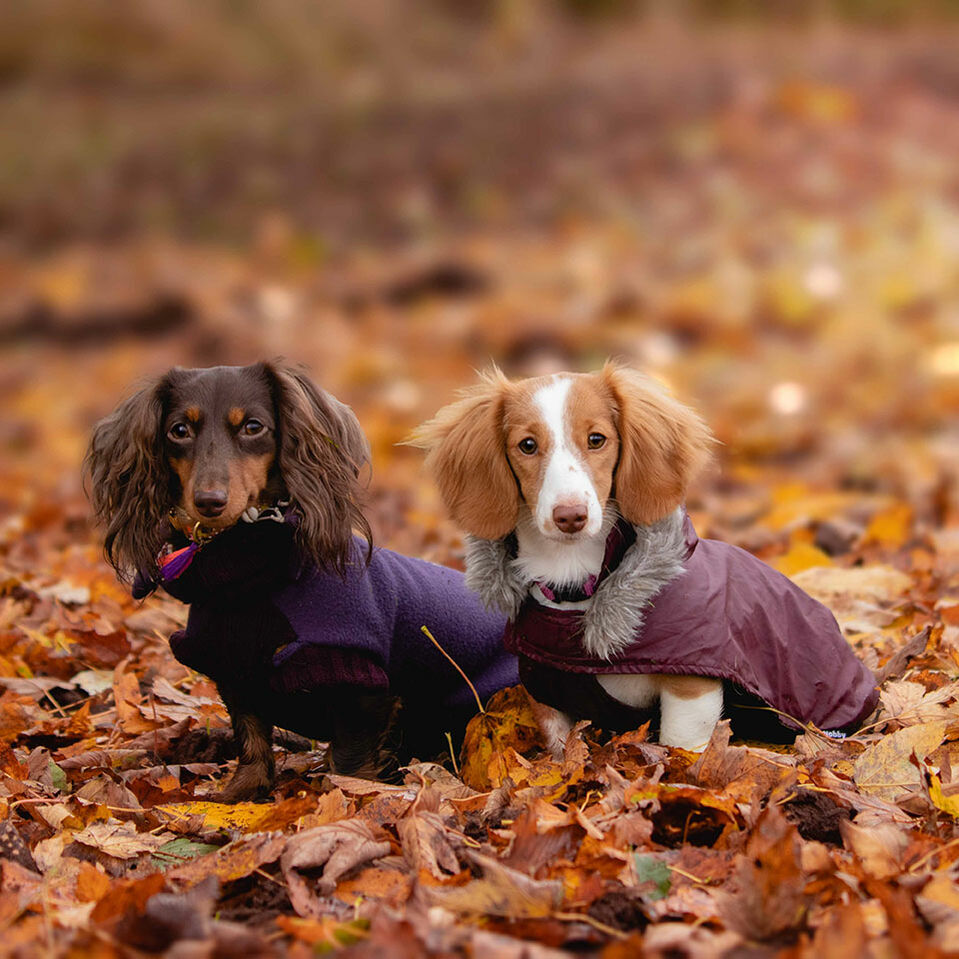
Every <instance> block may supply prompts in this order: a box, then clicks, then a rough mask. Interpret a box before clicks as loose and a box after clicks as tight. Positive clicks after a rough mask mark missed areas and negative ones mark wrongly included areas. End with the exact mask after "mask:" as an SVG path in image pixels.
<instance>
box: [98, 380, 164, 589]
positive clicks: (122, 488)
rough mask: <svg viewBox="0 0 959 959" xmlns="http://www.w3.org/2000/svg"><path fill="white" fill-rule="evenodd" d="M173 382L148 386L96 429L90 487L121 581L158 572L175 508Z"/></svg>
mask: <svg viewBox="0 0 959 959" xmlns="http://www.w3.org/2000/svg"><path fill="white" fill-rule="evenodd" d="M168 388H169V382H168V378H167V377H166V376H164V377H161V378H160V379H159V380H157V381H156V382H154V383H152V384H149V385H147V386H144V387H143V388H142V389H141V390H139V391H138V392H137V393H135V394H134V395H133V396H131V397H129V399H127V400H125V401H124V402H123V403H121V404H120V406H118V407H117V408H116V409H115V410H114V411H113V412H112V413H111V414H110V415H109V416H107V417H106V418H104V419H102V420H100V422H99V423H97V424H96V426H95V427H94V428H93V436H92V437H91V440H90V445H89V447H88V448H87V454H86V457H85V459H84V461H83V473H84V486H85V487H86V489H87V495H88V496H89V497H90V501H91V503H92V505H93V511H94V515H95V516H96V519H97V521H98V522H99V523H100V524H101V525H102V526H103V527H104V528H105V530H106V535H105V537H104V551H105V553H106V556H107V559H108V560H109V561H110V563H111V565H112V566H113V568H114V569H115V570H116V571H117V575H118V576H119V577H120V579H122V580H124V581H127V582H129V581H130V580H132V578H133V576H134V575H135V574H136V573H138V572H140V573H143V575H144V576H147V577H151V576H154V575H155V574H156V571H157V565H156V561H157V554H158V553H159V551H160V547H161V545H162V543H163V536H164V531H165V528H164V524H165V520H166V516H167V511H168V509H169V508H170V505H171V502H170V472H169V469H168V467H167V464H166V461H165V458H164V456H163V414H164V397H165V395H166V392H167V390H168Z"/></svg>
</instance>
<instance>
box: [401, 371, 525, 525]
mask: <svg viewBox="0 0 959 959" xmlns="http://www.w3.org/2000/svg"><path fill="white" fill-rule="evenodd" d="M509 386H510V384H509V381H508V380H507V379H506V378H505V377H504V376H503V374H502V373H500V372H499V370H495V369H494V370H493V371H492V372H491V373H489V374H487V375H485V376H484V377H483V382H482V383H481V384H480V385H479V386H476V387H473V388H472V389H470V390H467V391H465V393H464V395H463V398H462V399H460V400H458V401H457V402H455V403H451V404H450V405H449V406H445V407H443V409H441V410H440V411H439V412H438V413H437V414H436V416H434V417H433V419H431V420H429V421H428V422H426V423H423V424H422V426H419V427H417V428H416V430H414V431H413V434H412V435H411V437H410V438H409V440H407V442H408V443H409V445H410V446H418V447H419V448H420V449H424V450H426V451H427V457H426V468H427V470H428V471H429V472H431V473H432V474H433V476H434V478H435V479H436V483H437V486H438V487H439V491H440V496H441V497H442V498H443V502H444V503H445V504H446V508H447V509H448V510H449V512H450V515H451V516H452V518H453V520H454V522H456V523H457V524H458V525H459V526H460V527H461V528H462V529H463V530H464V531H465V532H467V533H470V534H472V535H473V536H478V537H480V538H481V539H500V538H502V537H503V536H506V534H507V533H510V532H512V531H513V529H515V528H516V518H517V512H518V510H519V489H518V487H517V485H516V479H515V478H514V476H513V472H512V470H511V469H510V467H509V462H508V461H507V459H506V439H505V436H504V431H503V406H504V401H505V397H506V393H507V391H508V390H509Z"/></svg>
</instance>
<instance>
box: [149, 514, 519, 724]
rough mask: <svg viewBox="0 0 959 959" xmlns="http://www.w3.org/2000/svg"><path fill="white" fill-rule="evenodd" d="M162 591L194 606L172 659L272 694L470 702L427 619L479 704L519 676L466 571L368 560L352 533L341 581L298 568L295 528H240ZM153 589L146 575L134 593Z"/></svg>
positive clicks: (497, 620) (499, 626)
mask: <svg viewBox="0 0 959 959" xmlns="http://www.w3.org/2000/svg"><path fill="white" fill-rule="evenodd" d="M163 586H164V588H165V589H166V590H167V592H169V593H170V594H171V595H173V596H175V597H177V598H178V599H181V600H183V601H184V602H188V603H190V614H189V619H188V621H187V627H186V629H185V630H180V631H178V632H176V633H174V634H173V635H172V636H171V637H170V646H171V648H172V650H173V654H174V655H175V656H176V658H177V659H178V660H179V661H180V662H182V663H184V664H185V665H187V666H190V667H191V668H193V669H197V670H199V671H200V672H203V673H206V674H207V675H208V676H210V677H211V678H213V679H214V680H217V679H218V678H227V677H228V678H230V679H234V680H235V679H237V678H241V679H243V680H244V681H247V682H249V681H254V682H255V681H259V682H262V683H264V684H267V683H268V684H269V686H270V687H271V688H272V689H273V690H275V691H276V692H279V693H293V692H299V691H309V690H311V689H314V688H316V687H323V686H331V685H337V684H344V683H345V684H352V685H359V686H365V687H368V688H380V689H387V688H388V689H389V691H390V692H391V693H393V694H396V695H399V696H403V697H407V696H410V697H419V698H420V699H421V700H422V699H424V698H425V699H428V701H430V702H431V703H432V704H434V705H435V709H436V710H437V711H441V710H444V709H448V708H457V709H459V708H462V707H469V706H471V705H472V704H473V702H474V700H473V695H472V693H471V692H470V690H469V687H468V686H467V685H466V683H465V682H464V681H463V679H462V677H461V676H460V675H459V673H458V672H457V671H456V669H455V668H454V667H453V666H452V665H451V664H450V662H449V660H447V659H446V658H445V657H444V656H443V655H442V653H441V652H440V651H439V650H438V649H437V648H436V647H435V646H434V645H433V644H432V643H431V642H430V640H429V639H428V638H427V637H426V636H425V635H424V634H423V632H422V630H421V628H420V627H422V626H426V627H427V628H428V629H429V630H430V632H431V633H432V634H433V636H435V637H436V639H437V641H438V642H439V643H440V644H441V645H442V646H443V648H444V649H445V650H446V652H447V653H449V655H450V656H451V657H452V658H453V659H454V660H455V661H456V663H457V664H458V665H459V666H460V668H461V669H462V670H463V671H464V672H465V673H466V675H467V676H468V677H469V678H470V680H471V682H472V683H473V685H474V686H475V687H476V690H477V692H478V693H479V695H480V697H481V699H483V700H484V701H485V700H486V699H487V698H488V697H489V696H491V695H492V694H493V693H494V692H496V691H497V690H499V689H502V688H503V687H504V686H510V685H515V684H516V683H517V682H518V681H519V680H518V674H517V664H516V659H515V657H514V656H513V655H512V654H510V653H507V652H506V651H505V650H504V649H503V644H502V636H503V627H504V617H503V616H502V615H500V614H497V613H491V612H488V611H487V610H485V609H483V607H482V605H481V604H480V602H479V600H478V598H477V597H476V596H475V594H474V593H472V592H471V591H470V590H468V589H467V588H466V586H465V585H464V582H463V575H462V573H459V572H457V571H456V570H452V569H448V568H447V567H445V566H438V565H436V564H434V563H427V562H425V561H423V560H419V559H414V558H411V557H408V556H402V555H400V554H399V553H394V552H392V551H390V550H388V549H374V550H373V553H372V557H371V560H370V563H369V565H366V544H365V543H364V542H362V541H360V540H358V539H357V540H355V541H354V557H353V561H352V562H351V563H350V564H349V566H348V568H347V571H346V574H345V576H343V577H340V576H339V575H337V574H336V573H330V572H326V571H324V570H321V569H317V568H315V567H313V566H307V567H305V568H302V569H300V568H298V564H297V561H296V551H295V549H294V545H293V528H292V524H291V523H276V522H265V523H252V524H246V523H240V524H237V525H236V526H234V527H232V528H231V529H228V530H226V531H224V532H223V533H220V534H219V535H218V536H216V537H215V538H214V539H213V540H211V541H210V542H208V543H206V544H205V545H204V546H203V548H202V549H201V550H199V551H198V552H197V553H196V554H195V556H194V557H193V559H192V561H191V562H190V563H189V565H188V566H187V567H186V568H185V569H183V570H182V572H180V573H179V575H178V576H177V577H176V578H174V579H172V580H170V581H168V582H164V583H163ZM151 587H152V584H149V583H145V582H143V581H141V582H139V583H138V584H137V589H136V590H135V593H136V592H138V593H139V594H140V595H145V593H146V592H149V590H150V588H151ZM264 666H265V669H266V674H265V675H262V676H260V675H258V671H259V672H262V670H263V669H264ZM439 723H440V720H439V719H438V724H439Z"/></svg>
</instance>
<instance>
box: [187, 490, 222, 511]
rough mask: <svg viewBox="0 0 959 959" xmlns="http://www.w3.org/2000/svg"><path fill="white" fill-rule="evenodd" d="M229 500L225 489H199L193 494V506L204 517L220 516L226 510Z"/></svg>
mask: <svg viewBox="0 0 959 959" xmlns="http://www.w3.org/2000/svg"><path fill="white" fill-rule="evenodd" d="M227 499H228V496H227V492H226V490H224V489H199V490H197V491H196V492H195V493H194V494H193V505H194V506H196V508H197V509H198V510H199V511H200V513H202V514H203V515H204V516H219V515H220V513H222V512H223V510H225V509H226V504H227Z"/></svg>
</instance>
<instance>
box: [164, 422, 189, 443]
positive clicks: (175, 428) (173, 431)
mask: <svg viewBox="0 0 959 959" xmlns="http://www.w3.org/2000/svg"><path fill="white" fill-rule="evenodd" d="M167 436H169V437H170V439H171V440H188V439H189V438H190V427H189V426H187V425H186V423H174V424H173V425H172V426H171V427H170V428H169V430H167Z"/></svg>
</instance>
